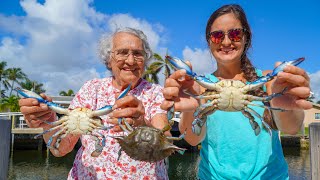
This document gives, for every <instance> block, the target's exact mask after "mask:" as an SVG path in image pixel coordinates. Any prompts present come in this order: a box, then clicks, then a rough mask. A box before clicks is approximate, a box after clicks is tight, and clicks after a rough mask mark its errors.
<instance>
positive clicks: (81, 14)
mask: <svg viewBox="0 0 320 180" xmlns="http://www.w3.org/2000/svg"><path fill="white" fill-rule="evenodd" d="M91 3H92V1H91V0H82V1H78V0H68V1H56V0H47V1H45V2H44V3H43V4H40V3H38V2H37V1H36V0H24V1H21V2H20V4H21V6H22V8H23V10H24V11H25V12H26V15H25V16H4V15H1V14H0V29H1V31H3V32H6V33H7V34H9V36H7V37H3V38H2V39H0V42H1V44H0V57H1V60H4V61H7V63H8V67H21V68H22V70H23V72H25V73H26V74H27V75H28V77H29V78H30V79H31V80H36V81H38V82H40V83H43V84H44V87H45V89H46V90H47V93H48V94H52V95H57V94H58V93H59V92H60V91H62V90H68V89H73V90H74V91H77V90H78V89H79V88H80V87H81V86H82V85H83V83H84V82H85V81H87V80H89V79H92V78H95V77H98V78H99V77H102V76H105V75H106V74H107V75H110V73H108V72H101V71H102V70H101V69H102V68H101V67H104V65H103V64H101V62H100V60H99V58H98V56H97V42H98V39H99V38H100V36H101V34H103V33H108V32H110V30H114V29H115V28H116V27H119V26H129V27H135V28H139V29H141V30H143V31H144V32H145V33H146V35H147V36H148V39H149V42H150V44H151V46H152V48H153V49H154V50H155V51H156V50H157V49H161V48H160V47H159V44H161V41H160V40H161V39H162V38H161V37H160V34H161V33H162V32H163V31H164V27H163V26H161V25H160V24H157V23H156V24H151V23H149V22H147V21H145V20H143V19H138V18H134V17H132V16H130V15H128V14H113V15H107V14H102V13H100V12H97V11H96V10H95V9H94V8H93V7H92V5H91ZM95 68H97V69H95Z"/></svg>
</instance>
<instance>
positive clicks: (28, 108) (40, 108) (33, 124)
mask: <svg viewBox="0 0 320 180" xmlns="http://www.w3.org/2000/svg"><path fill="white" fill-rule="evenodd" d="M41 97H42V98H43V99H45V100H47V101H52V99H51V98H50V97H48V96H46V95H45V94H41ZM19 106H20V111H21V113H22V114H23V116H24V119H25V121H26V123H27V125H28V126H29V127H30V128H38V127H43V126H47V124H46V123H44V121H54V117H55V112H53V111H52V110H50V109H49V108H48V106H47V105H46V104H43V103H39V102H38V101H37V100H36V99H33V98H22V99H20V100H19Z"/></svg>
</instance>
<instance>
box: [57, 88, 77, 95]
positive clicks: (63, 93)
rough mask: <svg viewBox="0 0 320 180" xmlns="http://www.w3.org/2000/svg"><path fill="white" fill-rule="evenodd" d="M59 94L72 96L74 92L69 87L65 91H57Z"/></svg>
mask: <svg viewBox="0 0 320 180" xmlns="http://www.w3.org/2000/svg"><path fill="white" fill-rule="evenodd" d="M59 95H60V96H74V92H73V90H72V89H69V90H68V91H67V92H66V91H60V93H59Z"/></svg>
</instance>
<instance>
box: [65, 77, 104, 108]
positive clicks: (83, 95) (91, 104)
mask: <svg viewBox="0 0 320 180" xmlns="http://www.w3.org/2000/svg"><path fill="white" fill-rule="evenodd" d="M97 84H98V79H93V80H90V81H87V82H86V83H85V84H84V85H83V86H82V87H81V88H80V90H79V91H78V92H77V94H76V95H75V97H74V98H73V100H72V101H71V103H70V106H69V109H75V108H79V107H85V108H88V109H96V105H97V102H96V99H97V98H96V94H97V92H96V89H97V87H96V86H97Z"/></svg>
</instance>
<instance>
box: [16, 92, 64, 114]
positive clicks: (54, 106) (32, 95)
mask: <svg viewBox="0 0 320 180" xmlns="http://www.w3.org/2000/svg"><path fill="white" fill-rule="evenodd" d="M14 90H15V91H17V93H18V94H20V95H21V96H22V97H25V98H33V99H36V100H37V101H38V102H39V103H44V104H46V105H47V106H48V107H49V108H50V109H52V110H53V111H55V112H57V113H59V114H68V113H69V110H68V109H65V108H62V107H60V106H59V105H58V104H56V103H53V102H50V101H47V100H45V99H43V98H42V97H41V96H40V95H38V94H37V93H35V92H32V91H29V90H26V89H21V88H19V87H17V88H15V89H14Z"/></svg>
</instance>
